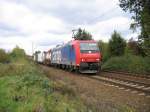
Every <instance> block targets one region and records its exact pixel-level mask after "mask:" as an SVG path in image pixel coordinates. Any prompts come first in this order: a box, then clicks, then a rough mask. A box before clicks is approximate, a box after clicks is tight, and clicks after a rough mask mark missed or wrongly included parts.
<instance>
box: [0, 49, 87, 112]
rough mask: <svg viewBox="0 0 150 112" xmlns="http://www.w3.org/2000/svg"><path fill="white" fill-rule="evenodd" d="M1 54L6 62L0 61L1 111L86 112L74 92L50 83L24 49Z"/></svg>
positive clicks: (59, 84) (61, 85)
mask: <svg viewBox="0 0 150 112" xmlns="http://www.w3.org/2000/svg"><path fill="white" fill-rule="evenodd" d="M2 52H3V53H4V51H2ZM4 54H5V55H8V57H9V58H8V59H9V62H8V63H5V62H4V61H1V62H0V112H85V106H84V105H83V103H82V102H81V101H80V99H79V98H78V97H77V96H76V94H75V93H74V91H73V90H72V89H70V88H68V86H66V85H64V84H63V83H58V82H56V81H53V80H49V79H48V78H47V77H46V76H45V75H44V72H43V71H42V70H39V68H38V67H37V66H36V65H35V64H34V63H33V62H32V61H30V60H28V59H27V58H26V57H25V52H24V50H23V49H20V48H19V47H16V48H15V49H14V50H13V51H12V52H11V53H4ZM14 60H15V61H14Z"/></svg>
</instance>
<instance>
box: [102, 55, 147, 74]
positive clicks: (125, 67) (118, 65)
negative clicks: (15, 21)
mask: <svg viewBox="0 0 150 112" xmlns="http://www.w3.org/2000/svg"><path fill="white" fill-rule="evenodd" d="M102 69H103V70H117V71H126V72H133V73H142V74H148V73H150V58H149V57H140V56H134V55H128V56H121V57H112V58H110V59H109V60H108V61H107V62H106V63H104V64H103V65H102Z"/></svg>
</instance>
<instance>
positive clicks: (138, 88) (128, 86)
mask: <svg viewBox="0 0 150 112" xmlns="http://www.w3.org/2000/svg"><path fill="white" fill-rule="evenodd" d="M87 77H89V78H91V79H94V80H98V81H101V82H104V83H106V84H108V85H109V86H115V87H118V88H119V89H124V90H125V91H131V92H132V93H137V94H139V95H145V96H147V97H150V84H146V83H142V82H138V81H131V80H123V79H119V78H112V77H107V76H97V75H95V76H87Z"/></svg>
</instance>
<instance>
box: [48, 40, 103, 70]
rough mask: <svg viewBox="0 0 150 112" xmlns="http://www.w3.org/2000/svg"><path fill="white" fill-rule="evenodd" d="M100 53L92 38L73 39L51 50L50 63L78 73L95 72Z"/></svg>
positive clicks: (99, 60)
mask: <svg viewBox="0 0 150 112" xmlns="http://www.w3.org/2000/svg"><path fill="white" fill-rule="evenodd" d="M100 62H101V53H100V51H99V48H98V46H97V42H96V41H94V40H73V41H70V42H68V43H67V44H64V45H62V46H59V47H56V48H54V49H52V50H51V64H52V65H56V66H59V67H61V68H63V69H69V70H77V71H79V72H80V73H97V72H99V70H100Z"/></svg>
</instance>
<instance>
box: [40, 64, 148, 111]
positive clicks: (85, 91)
mask: <svg viewBox="0 0 150 112" xmlns="http://www.w3.org/2000/svg"><path fill="white" fill-rule="evenodd" d="M40 67H41V69H43V70H44V72H45V74H47V76H48V77H49V78H50V79H52V80H59V81H62V82H64V83H66V84H67V85H68V86H69V87H71V88H73V90H74V91H75V93H76V94H77V95H78V96H80V97H81V99H82V100H83V101H84V102H85V104H86V105H87V107H89V109H91V110H94V111H95V112H150V98H148V97H145V96H140V95H137V94H136V93H131V92H130V91H125V90H121V89H119V88H117V87H111V86H108V85H106V84H104V83H103V82H99V81H96V80H93V79H89V78H87V77H82V76H80V75H77V74H73V73H69V72H66V71H63V70H60V69H55V68H51V67H45V66H40ZM131 110H132V111H131ZM91 112H93V111H91Z"/></svg>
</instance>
